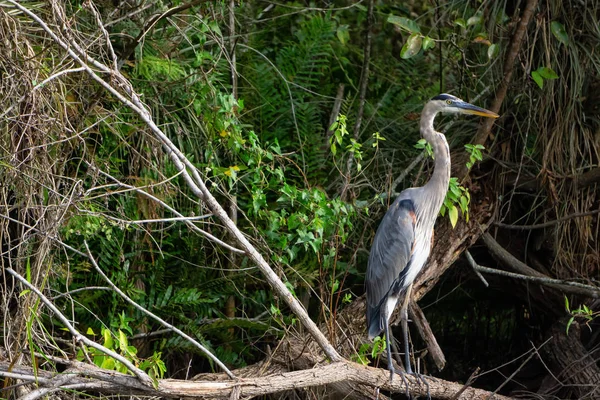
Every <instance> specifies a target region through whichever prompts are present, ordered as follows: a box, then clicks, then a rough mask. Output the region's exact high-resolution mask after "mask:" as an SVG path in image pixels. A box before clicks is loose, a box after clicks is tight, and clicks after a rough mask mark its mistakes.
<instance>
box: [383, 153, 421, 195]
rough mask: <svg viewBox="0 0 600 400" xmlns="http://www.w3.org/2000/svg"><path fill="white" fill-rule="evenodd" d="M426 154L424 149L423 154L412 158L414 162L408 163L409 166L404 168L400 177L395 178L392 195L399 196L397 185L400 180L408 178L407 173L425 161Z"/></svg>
mask: <svg viewBox="0 0 600 400" xmlns="http://www.w3.org/2000/svg"><path fill="white" fill-rule="evenodd" d="M425 154H427V153H426V152H425V151H422V152H421V154H419V155H418V156H417V157H416V158H415V159H414V160H412V162H411V163H410V164H409V165H408V167H406V168H405V169H404V171H402V173H401V174H400V175H398V177H397V178H396V179H394V182H392V187H391V190H392V193H393V194H392V196H394V197H395V196H398V195H399V194H400V193H398V192H396V186H398V184H399V183H400V182H402V181H403V180H404V178H406V175H408V174H409V173H410V171H412V170H413V169H414V168H415V167H416V166H417V165H418V164H419V163H420V162H421V161H423V159H424V158H425Z"/></svg>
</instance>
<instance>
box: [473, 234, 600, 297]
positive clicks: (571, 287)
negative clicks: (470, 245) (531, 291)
mask: <svg viewBox="0 0 600 400" xmlns="http://www.w3.org/2000/svg"><path fill="white" fill-rule="evenodd" d="M482 240H483V242H484V243H485V244H486V246H487V247H488V249H489V250H490V252H491V253H492V254H493V255H494V256H495V257H496V258H498V259H499V260H500V261H501V262H502V263H503V264H504V265H506V266H507V267H509V268H511V269H513V270H515V271H517V272H518V273H520V274H522V275H524V276H525V277H535V278H538V280H537V281H538V282H539V283H543V284H546V285H548V286H550V287H553V288H555V289H559V290H561V291H563V292H567V293H573V294H578V295H581V296H584V297H593V298H598V297H599V296H600V288H596V287H594V286H591V285H585V284H582V283H578V282H565V281H561V280H558V279H552V278H550V277H549V276H546V275H544V274H543V273H541V272H539V271H536V270H535V269H533V268H531V267H530V266H528V265H527V264H525V263H523V262H522V261H520V260H518V259H517V258H516V257H515V256H513V255H512V254H510V253H509V252H508V251H507V250H506V249H504V248H503V247H502V246H500V244H499V243H498V242H496V240H494V238H493V237H492V235H490V234H489V233H485V234H484V235H483V236H482ZM479 270H480V271H484V272H490V271H489V270H486V269H484V268H479ZM507 276H510V275H509V274H507ZM512 277H516V276H512Z"/></svg>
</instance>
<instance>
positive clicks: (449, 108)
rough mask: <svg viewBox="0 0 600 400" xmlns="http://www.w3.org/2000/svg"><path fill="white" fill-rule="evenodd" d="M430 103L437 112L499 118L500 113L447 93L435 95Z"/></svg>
mask: <svg viewBox="0 0 600 400" xmlns="http://www.w3.org/2000/svg"><path fill="white" fill-rule="evenodd" d="M429 103H431V106H432V108H433V109H434V110H435V112H444V113H458V114H473V115H480V116H482V117H489V118H498V114H496V113H495V112H492V111H489V110H486V109H485V108H481V107H477V106H474V105H473V104H470V103H467V102H466V101H463V100H461V99H459V98H458V97H455V96H452V95H451V94H447V93H442V94H440V95H437V96H435V97H434V98H432V99H431V100H430V101H429Z"/></svg>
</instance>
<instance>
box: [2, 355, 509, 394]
mask: <svg viewBox="0 0 600 400" xmlns="http://www.w3.org/2000/svg"><path fill="white" fill-rule="evenodd" d="M10 368H11V366H10V364H9V363H6V362H0V376H1V375H2V374H3V372H6V373H9V372H8V371H9V370H10ZM94 368H95V367H90V366H87V367H86V368H85V369H84V370H81V371H78V370H77V368H75V367H73V366H72V367H71V368H70V369H69V375H71V379H69V380H68V384H66V385H64V387H65V388H66V387H68V388H85V389H87V390H98V391H100V392H105V393H120V394H125V393H128V394H141V395H149V396H161V397H167V398H199V399H226V398H227V399H228V398H232V396H233V398H242V397H243V398H245V397H253V396H261V395H266V394H271V393H277V392H281V391H285V390H291V389H303V388H308V387H314V386H323V385H328V384H333V383H340V382H347V383H351V384H354V385H357V384H358V385H367V386H369V387H371V388H372V389H371V395H370V396H367V397H362V398H376V397H377V396H378V390H381V391H386V392H400V393H403V392H404V391H405V390H406V388H405V386H404V384H403V382H402V380H401V379H399V378H398V379H394V381H393V382H390V380H389V374H388V372H387V371H386V370H382V369H379V368H372V367H367V366H364V365H360V364H356V363H352V362H336V363H331V364H327V365H324V366H318V367H315V368H311V369H305V370H302V371H293V372H284V373H279V374H275V375H269V376H263V377H253V378H240V379H238V380H224V381H184V380H177V379H162V380H159V381H158V385H157V387H156V388H152V387H144V386H142V385H140V384H139V382H138V381H137V379H136V378H135V377H133V376H131V375H124V374H118V373H114V372H113V373H110V374H105V375H104V379H103V380H100V379H98V378H91V377H89V373H90V371H91V370H92V369H94ZM96 369H98V370H99V368H96ZM19 372H20V373H21V374H22V375H23V376H25V375H28V376H29V377H30V380H31V381H32V383H33V382H34V381H35V379H36V378H35V376H34V373H33V370H32V369H31V368H24V367H20V368H19ZM106 372H109V371H103V370H99V371H98V373H94V374H93V375H95V376H103V373H106ZM39 375H40V376H41V377H43V378H44V379H42V380H39V381H38V385H39V386H48V387H52V386H53V384H54V383H55V382H58V381H60V380H64V374H52V373H50V372H44V371H39ZM111 377H115V379H114V380H113V379H112V378H111ZM117 377H118V379H116V378H117ZM407 380H408V384H409V389H410V392H411V393H412V394H413V395H415V396H425V395H426V394H427V393H426V388H425V387H424V386H423V385H420V384H419V382H418V381H417V380H416V379H415V378H413V377H412V376H408V377H407ZM129 381H131V386H129V385H128V384H127V382H129ZM117 382H118V383H117ZM429 388H430V393H431V396H432V397H433V398H437V399H451V398H452V397H453V396H454V395H455V394H456V393H458V392H459V391H460V390H464V391H463V393H462V395H461V399H463V400H471V399H472V400H475V399H482V400H483V399H487V398H489V396H490V395H491V393H490V392H488V391H485V390H480V389H474V388H467V389H464V387H463V385H460V384H458V383H454V382H448V381H443V380H441V379H435V380H430V381H429ZM494 399H496V400H508V399H509V398H508V397H505V396H499V395H495V396H494Z"/></svg>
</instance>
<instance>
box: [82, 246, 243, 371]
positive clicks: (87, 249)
mask: <svg viewBox="0 0 600 400" xmlns="http://www.w3.org/2000/svg"><path fill="white" fill-rule="evenodd" d="M83 244H84V245H85V250H86V251H87V256H88V258H89V260H90V261H91V262H92V265H93V266H94V268H95V269H96V271H98V273H99V274H100V275H101V276H102V278H103V279H104V280H105V281H106V282H107V283H108V284H109V285H110V287H111V288H112V289H113V290H114V291H115V292H117V293H118V294H119V296H121V297H122V298H123V299H124V300H125V301H126V302H128V303H129V304H131V305H132V306H134V307H135V308H137V309H138V310H140V311H141V312H142V313H144V314H146V315H147V316H149V317H151V318H153V319H154V320H156V321H158V322H159V323H160V324H161V325H162V326H164V327H166V328H167V329H170V330H172V331H173V332H175V333H177V334H178V335H180V336H181V337H183V338H185V339H186V340H188V341H189V342H190V343H192V344H193V345H194V346H196V347H197V348H198V349H200V351H202V352H203V353H204V354H205V355H206V356H207V357H208V358H210V359H211V360H213V361H214V362H215V364H217V365H218V366H219V368H221V369H222V370H223V372H225V373H226V374H227V376H229V377H230V378H231V379H235V375H233V373H232V372H231V371H230V370H229V368H227V367H226V366H225V364H223V362H221V360H219V359H218V358H217V357H216V356H215V355H213V354H212V353H211V352H210V350H208V349H207V348H206V347H204V346H202V345H201V344H200V343H198V342H197V341H196V340H195V339H194V338H192V337H191V336H189V335H187V334H186V333H184V332H183V331H181V330H180V329H178V328H176V327H175V326H173V325H171V324H169V323H168V322H167V321H165V320H164V319H162V318H160V317H159V316H157V315H155V314H153V313H152V312H150V311H148V310H146V309H145V308H144V307H142V306H140V305H139V304H138V303H136V302H135V301H133V300H131V299H130V298H129V296H127V295H126V294H125V293H123V291H122V290H121V289H119V288H118V287H117V285H115V284H114V283H112V281H111V280H110V279H109V278H108V276H106V274H105V273H104V271H102V269H101V268H100V267H99V266H98V263H97V262H96V259H95V258H94V256H93V255H92V252H91V251H90V248H89V246H88V244H87V241H84V242H83Z"/></svg>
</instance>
